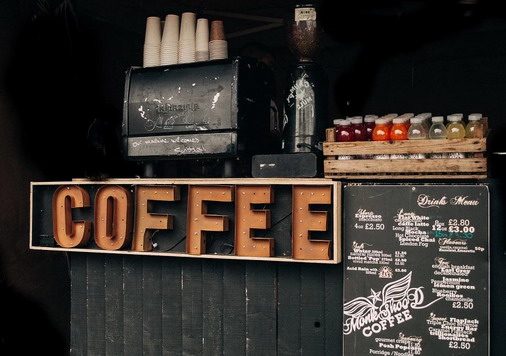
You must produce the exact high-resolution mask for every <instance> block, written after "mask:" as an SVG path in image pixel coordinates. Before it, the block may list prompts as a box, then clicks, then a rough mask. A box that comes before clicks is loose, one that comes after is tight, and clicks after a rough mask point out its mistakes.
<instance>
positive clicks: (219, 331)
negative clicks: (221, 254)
mask: <svg viewBox="0 0 506 356" xmlns="http://www.w3.org/2000/svg"><path fill="white" fill-rule="evenodd" d="M202 287H203V289H202V295H203V306H202V309H203V320H202V324H203V330H202V332H203V337H204V342H203V354H204V355H210V356H212V355H222V354H223V261H218V260H216V261H202Z"/></svg>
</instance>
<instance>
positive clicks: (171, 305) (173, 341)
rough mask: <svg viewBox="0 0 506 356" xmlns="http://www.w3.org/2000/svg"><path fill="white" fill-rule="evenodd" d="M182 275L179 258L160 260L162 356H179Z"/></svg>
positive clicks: (181, 347) (180, 344)
mask: <svg viewBox="0 0 506 356" xmlns="http://www.w3.org/2000/svg"><path fill="white" fill-rule="evenodd" d="M181 283H182V275H181V259H180V258H163V259H162V310H161V314H162V324H163V327H162V340H163V342H162V345H163V355H166V356H168V355H181V354H182V353H183V351H182V350H183V343H182V342H183V341H182V338H183V336H182V308H183V307H182V298H181V294H182V290H181Z"/></svg>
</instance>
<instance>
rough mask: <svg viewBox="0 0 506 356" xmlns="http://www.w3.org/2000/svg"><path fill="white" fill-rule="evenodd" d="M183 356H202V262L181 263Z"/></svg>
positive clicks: (187, 260)
mask: <svg viewBox="0 0 506 356" xmlns="http://www.w3.org/2000/svg"><path fill="white" fill-rule="evenodd" d="M182 275H183V283H182V286H181V288H182V301H181V305H182V330H183V354H188V355H201V354H202V261H201V260H197V259H185V260H183V262H182Z"/></svg>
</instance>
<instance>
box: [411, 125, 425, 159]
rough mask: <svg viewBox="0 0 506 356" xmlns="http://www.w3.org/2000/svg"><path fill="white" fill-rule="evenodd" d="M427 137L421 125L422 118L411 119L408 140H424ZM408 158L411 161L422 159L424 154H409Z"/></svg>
mask: <svg viewBox="0 0 506 356" xmlns="http://www.w3.org/2000/svg"><path fill="white" fill-rule="evenodd" d="M427 137H428V136H427V131H426V130H425V127H424V125H423V124H422V118H420V117H417V116H415V117H413V118H411V120H410V125H409V129H408V140H425V139H427ZM408 157H409V158H411V159H422V158H425V157H426V156H425V154H424V153H411V154H409V155H408Z"/></svg>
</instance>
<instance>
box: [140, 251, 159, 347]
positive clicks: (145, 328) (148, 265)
mask: <svg viewBox="0 0 506 356" xmlns="http://www.w3.org/2000/svg"><path fill="white" fill-rule="evenodd" d="M142 262H143V271H142V272H143V275H142V332H143V334H142V337H143V344H142V345H143V355H146V356H148V355H160V354H161V353H162V313H161V312H160V311H161V310H162V283H161V282H162V266H161V263H160V262H161V259H158V258H146V257H145V258H143V260H142Z"/></svg>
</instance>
